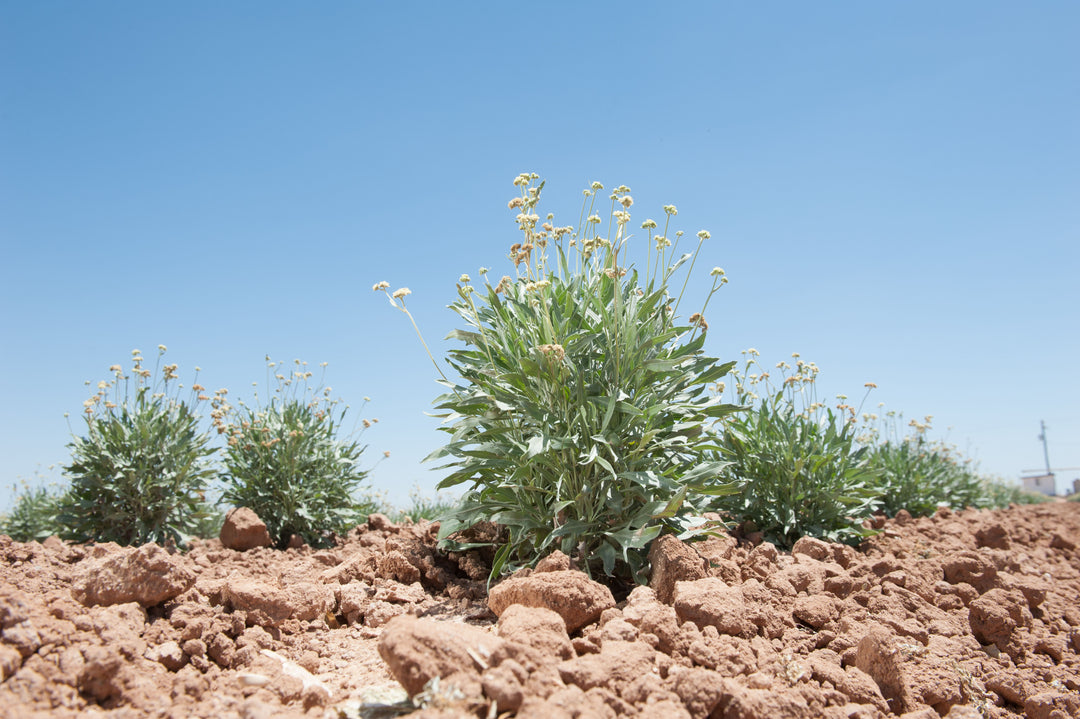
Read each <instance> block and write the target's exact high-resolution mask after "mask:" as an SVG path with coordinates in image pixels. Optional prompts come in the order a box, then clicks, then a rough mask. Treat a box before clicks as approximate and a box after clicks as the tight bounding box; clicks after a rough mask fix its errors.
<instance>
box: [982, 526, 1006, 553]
mask: <svg viewBox="0 0 1080 719" xmlns="http://www.w3.org/2000/svg"><path fill="white" fill-rule="evenodd" d="M975 542H976V544H978V546H980V547H990V548H991V549H1009V548H1010V547H1011V546H1012V540H1011V538H1010V537H1009V531H1008V530H1007V529H1005V527H1003V526H1002V525H1001V523H1000V522H994V523H993V524H988V525H986V526H983V527H980V528H979V530H978V531H977V532H975Z"/></svg>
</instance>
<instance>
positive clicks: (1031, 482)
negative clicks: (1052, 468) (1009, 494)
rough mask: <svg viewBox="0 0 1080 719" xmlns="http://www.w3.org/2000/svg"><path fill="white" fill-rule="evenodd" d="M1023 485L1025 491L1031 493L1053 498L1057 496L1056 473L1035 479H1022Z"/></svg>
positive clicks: (1042, 475) (1035, 477)
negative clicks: (1039, 493)
mask: <svg viewBox="0 0 1080 719" xmlns="http://www.w3.org/2000/svg"><path fill="white" fill-rule="evenodd" d="M1020 482H1021V484H1023V485H1024V489H1026V490H1027V491H1029V492H1041V493H1042V494H1045V495H1047V496H1050V497H1053V496H1054V494H1055V486H1054V473H1053V472H1051V473H1050V474H1040V475H1036V476H1034V477H1021V478H1020Z"/></svg>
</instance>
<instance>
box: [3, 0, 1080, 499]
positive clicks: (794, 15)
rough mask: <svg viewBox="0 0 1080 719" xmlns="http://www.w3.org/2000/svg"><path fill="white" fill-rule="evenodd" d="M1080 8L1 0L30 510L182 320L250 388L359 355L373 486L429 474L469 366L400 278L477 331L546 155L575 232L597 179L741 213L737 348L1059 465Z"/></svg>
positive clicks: (727, 228) (712, 344) (732, 353)
mask: <svg viewBox="0 0 1080 719" xmlns="http://www.w3.org/2000/svg"><path fill="white" fill-rule="evenodd" d="M1078 32H1080V6H1077V5H1076V4H1075V3H1071V2H1056V3H1055V2H1047V3H1040V4H1039V5H1038V6H1037V7H1036V6H1030V5H1027V6H1025V5H1020V4H1016V3H1007V2H986V1H980V2H952V3H945V4H943V3H931V2H910V3H902V4H900V3H894V4H886V3H861V2H836V3H813V4H808V3H793V2H789V3H784V2H781V3H769V4H760V3H757V4H746V3H718V2H708V3H679V4H676V5H674V6H671V7H668V8H666V9H660V8H659V7H658V4H651V3H650V4H646V3H633V2H630V3H618V4H610V3H560V2H555V3H548V4H544V5H543V6H536V5H523V6H510V5H506V4H501V5H499V6H496V5H494V4H487V5H480V4H476V5H468V4H460V3H459V4H452V5H451V4H446V3H385V4H375V3H366V4H365V3H342V2H328V3H319V4H318V5H317V6H313V5H298V4H294V3H282V2H229V3H215V4H194V5H192V4H179V5H171V6H163V5H161V4H147V3H137V2H101V3H63V2H51V1H49V0H43V1H39V2H34V3H4V4H3V5H2V6H0V243H2V244H0V246H2V248H3V257H4V261H3V262H2V263H0V308H2V309H0V338H2V346H3V349H4V351H3V352H2V353H0V376H2V377H3V378H4V379H3V397H4V402H3V403H2V405H0V483H2V484H3V485H4V486H3V487H0V508H2V507H3V506H4V505H5V504H6V503H7V502H8V501H9V499H10V497H9V496H8V492H7V485H11V484H14V483H15V482H16V481H17V479H18V478H24V479H28V480H33V478H34V477H35V473H36V472H38V471H39V470H40V471H41V472H42V473H43V474H44V475H45V476H46V477H49V478H54V479H55V478H58V477H59V472H58V470H53V471H52V472H50V471H49V470H48V469H47V467H48V466H49V465H50V464H54V463H56V464H62V463H63V462H64V461H66V460H67V458H68V455H67V450H66V448H65V444H66V443H67V442H68V441H69V440H70V434H69V430H68V424H67V422H66V421H65V419H64V413H65V412H70V413H71V414H72V416H73V419H72V428H74V429H75V430H80V429H81V427H80V426H79V422H80V420H78V419H77V416H78V414H79V411H80V409H81V407H82V401H83V400H84V399H85V398H86V396H87V394H88V390H87V389H86V387H85V386H84V382H85V381H87V380H90V381H93V382H95V383H96V382H97V381H98V380H99V379H106V378H107V376H108V372H107V368H108V367H109V365H111V364H113V363H117V362H123V363H125V364H126V363H127V358H128V357H129V353H130V350H131V349H133V348H136V347H137V348H141V349H143V350H144V351H145V352H146V353H148V354H149V353H151V352H152V350H153V348H154V347H155V346H156V345H158V344H166V345H167V346H168V347H169V353H168V355H167V357H168V358H169V359H170V360H172V361H174V362H177V363H178V364H179V365H180V374H181V377H182V378H183V379H184V380H185V381H189V380H190V376H191V374H190V373H191V372H192V371H193V369H194V367H195V366H196V365H198V366H200V367H201V368H202V373H201V375H200V380H201V381H202V382H203V384H206V385H208V386H210V387H213V388H216V387H228V388H230V390H231V396H232V397H234V398H235V397H245V396H250V388H251V382H253V381H263V380H264V379H265V374H266V373H265V362H264V360H263V358H264V355H266V354H269V355H271V356H272V357H273V358H275V359H281V360H286V361H291V360H293V359H294V358H300V359H303V360H305V361H308V362H309V363H311V364H312V365H317V364H318V363H320V362H324V361H325V362H328V363H329V367H328V369H327V376H326V381H327V384H329V385H331V386H332V387H333V388H334V393H335V394H336V395H337V396H340V397H342V398H343V399H344V400H346V401H347V402H350V403H353V404H359V403H360V402H361V399H362V398H363V397H364V396H370V397H371V398H372V402H371V404H370V405H368V407H367V408H365V416H374V417H378V418H379V419H380V420H381V421H380V422H379V424H378V425H376V426H375V427H374V428H372V430H371V431H370V432H369V433H367V434H366V435H365V436H364V439H365V441H366V442H367V443H368V444H369V445H370V449H369V453H370V455H371V456H372V457H373V458H374V457H375V456H376V455H378V454H379V453H381V452H382V451H384V450H388V451H390V452H391V458H390V459H389V460H387V461H386V462H383V463H382V464H381V465H380V466H378V468H377V469H376V470H375V472H374V473H373V474H372V482H373V484H374V486H375V488H376V489H379V490H383V491H385V492H386V493H387V495H388V497H389V498H390V499H391V500H393V501H398V502H404V501H406V499H407V496H408V492H409V490H410V489H411V488H412V487H413V486H415V485H419V486H420V487H421V489H423V490H425V491H430V488H431V487H433V486H434V484H435V482H436V481H437V480H438V475H437V474H436V473H433V472H431V471H429V470H428V469H427V468H425V467H422V466H421V465H420V459H421V458H422V457H423V456H425V455H426V454H427V453H428V452H430V451H432V450H434V449H435V448H437V447H438V446H439V444H440V443H441V436H442V435H441V434H440V433H439V432H437V430H436V427H437V422H436V421H435V420H433V419H430V418H428V417H426V416H425V414H424V413H425V412H426V411H428V410H429V409H430V402H431V400H432V399H433V398H434V397H435V396H436V395H437V394H438V393H439V387H438V386H437V385H436V384H435V381H434V380H435V376H436V375H435V372H434V369H433V368H432V367H431V364H430V361H429V360H428V358H427V356H426V355H425V354H424V352H423V349H422V348H421V346H420V344H419V342H418V341H417V339H416V336H415V334H414V333H413V330H412V328H411V326H410V325H409V324H408V322H407V320H406V318H404V317H403V316H402V315H400V314H399V313H397V312H395V311H394V310H393V309H392V308H391V307H389V306H388V304H387V303H386V301H385V298H383V297H381V296H379V295H375V294H373V293H372V292H371V286H372V284H373V283H375V282H377V281H379V280H387V281H389V282H390V283H391V284H392V285H393V286H394V287H399V286H408V287H410V288H411V289H412V291H413V294H412V295H411V296H410V297H409V301H410V307H411V309H412V311H413V313H414V314H415V316H416V319H417V322H418V323H419V324H420V327H421V328H422V329H423V331H424V333H425V335H426V337H427V338H428V340H429V342H430V343H431V344H432V345H433V348H434V349H435V351H436V353H437V354H439V353H441V352H443V351H445V349H447V348H449V347H450V346H451V344H450V343H449V342H440V339H441V338H442V337H443V336H445V334H446V333H447V332H448V331H449V330H450V329H452V328H453V327H454V319H455V316H454V315H453V314H452V313H451V312H450V311H448V310H447V309H446V308H445V306H446V305H447V304H449V303H450V302H451V301H452V299H453V297H454V284H455V282H456V281H457V278H458V276H459V275H460V274H462V273H472V274H473V276H474V277H475V276H476V274H475V273H476V270H477V268H478V267H480V266H487V267H491V268H492V272H493V273H498V274H502V273H503V272H505V271H506V270H507V268H508V267H509V264H508V262H507V261H506V260H505V253H506V249H507V247H508V245H509V244H511V243H512V242H514V241H516V238H515V234H516V230H515V227H514V223H513V213H511V212H510V211H508V210H507V208H506V203H507V201H508V200H509V199H510V198H511V197H512V196H513V195H514V187H513V186H512V184H511V183H512V180H513V178H514V176H515V175H517V174H518V173H519V172H523V171H531V172H536V173H538V174H540V175H541V176H542V177H543V178H545V179H546V181H547V186H546V189H545V193H544V196H545V200H544V202H543V204H542V208H543V209H546V210H548V211H552V212H554V213H555V214H556V219H557V222H558V221H559V220H561V221H562V223H564V224H570V223H572V222H576V221H577V217H578V212H579V210H580V202H581V190H582V188H584V187H586V186H587V185H588V184H589V183H590V182H591V181H593V180H599V181H601V182H603V183H605V184H606V185H607V186H608V187H612V186H615V185H619V184H626V185H628V186H630V187H631V188H632V190H633V193H632V194H633V197H634V200H635V204H634V207H633V213H634V218H635V225H636V224H638V223H639V221H640V220H643V219H645V218H646V217H659V216H660V215H662V210H661V206H662V205H664V204H668V203H673V204H676V205H678V207H679V216H678V220H679V227H680V228H681V229H684V230H685V231H686V232H687V233H688V234H689V235H692V234H693V233H694V232H696V231H697V230H698V229H702V228H705V229H708V230H709V231H710V232H711V234H712V238H711V239H710V240H709V242H708V243H707V245H706V246H705V248H704V249H703V255H702V259H701V260H700V261H701V263H703V264H704V266H705V267H712V266H714V265H720V266H723V267H724V268H725V269H726V270H727V273H728V276H729V278H730V281H731V282H730V284H729V285H728V286H726V287H725V288H723V290H722V291H721V293H720V294H719V295H718V296H717V297H716V298H714V300H713V302H712V304H711V305H710V312H709V316H708V318H709V323H710V328H711V329H710V334H709V342H708V345H707V349H708V350H709V351H710V353H712V354H713V355H715V356H718V357H720V358H723V359H729V358H730V359H734V358H738V357H739V356H740V355H739V352H740V350H743V349H746V348H748V347H755V348H756V349H758V350H759V351H760V352H761V354H762V359H763V360H764V361H766V362H767V363H769V364H772V363H775V362H777V361H779V360H781V359H785V358H787V357H788V356H789V355H790V353H791V352H794V351H798V352H800V353H801V354H802V356H803V357H804V358H805V359H808V360H813V361H815V362H816V363H817V364H818V365H819V366H820V367H821V370H822V372H821V375H820V378H819V383H820V384H821V386H822V394H825V395H826V396H832V394H835V393H837V392H846V393H847V394H850V395H853V396H861V391H862V386H863V383H864V382H867V381H873V382H876V383H877V385H878V389H877V390H875V391H874V393H873V394H872V396H871V399H870V400H869V401H868V406H872V405H873V404H875V403H876V402H879V401H880V402H885V403H886V405H887V407H888V408H892V409H895V410H898V411H902V412H904V413H905V415H906V416H907V417H920V418H921V417H922V416H923V415H926V414H931V415H933V416H934V425H935V430H934V434H935V436H938V437H944V438H947V439H948V440H949V441H951V442H953V443H955V444H956V445H958V446H959V447H960V448H961V449H962V450H964V451H965V452H966V453H967V454H968V455H969V456H972V457H974V458H976V459H977V460H978V461H979V463H980V468H981V469H982V471H984V472H986V473H990V474H998V475H1002V476H1005V477H1016V476H1018V475H1019V474H1020V472H1021V470H1023V469H1030V468H1037V467H1040V466H1041V465H1042V448H1041V445H1040V444H1039V442H1038V440H1037V435H1038V433H1039V421H1040V420H1045V421H1046V423H1047V427H1048V430H1047V436H1048V438H1049V441H1050V459H1051V463H1052V464H1053V465H1055V466H1061V467H1077V466H1080V390H1078V389H1077V386H1078V385H1077V382H1076V380H1075V379H1074V373H1075V372H1076V370H1077V361H1078V358H1080V343H1078V342H1077V330H1078V328H1080V323H1078V322H1077V319H1076V316H1077V313H1076V309H1077V307H1078V305H1080V290H1078V289H1077V284H1078V283H1077V270H1078V269H1080V251H1078V250H1077V244H1078V240H1080V172H1078V170H1077V168H1080V76H1078V74H1077V72H1076V70H1077V68H1078V67H1080V46H1078V45H1077V43H1076V42H1075V38H1076V36H1077V33H1078ZM701 274H702V278H703V279H704V273H701ZM496 276H498V275H496ZM695 290H697V291H699V292H700V290H701V287H700V286H697V285H694V286H692V287H691V292H693V291H695ZM1078 476H1080V472H1075V471H1072V472H1064V473H1061V474H1060V475H1059V487H1060V488H1062V489H1064V486H1065V481H1067V480H1068V481H1071V479H1072V478H1073V477H1078ZM35 481H36V480H35Z"/></svg>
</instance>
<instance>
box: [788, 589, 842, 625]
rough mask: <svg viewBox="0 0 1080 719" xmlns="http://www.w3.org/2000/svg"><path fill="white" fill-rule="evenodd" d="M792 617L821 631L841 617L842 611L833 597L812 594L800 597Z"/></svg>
mask: <svg viewBox="0 0 1080 719" xmlns="http://www.w3.org/2000/svg"><path fill="white" fill-rule="evenodd" d="M792 615H793V616H794V617H795V618H796V619H798V620H799V621H801V622H804V623H805V624H808V625H809V626H811V627H813V628H814V629H821V628H822V627H823V626H825V625H826V624H828V623H829V622H831V621H833V620H835V619H837V618H838V617H839V616H840V610H839V609H838V608H837V607H836V603H835V602H834V601H833V599H832V597H829V596H827V595H824V594H812V595H810V596H803V597H798V598H797V599H796V600H795V608H794V609H793V610H792Z"/></svg>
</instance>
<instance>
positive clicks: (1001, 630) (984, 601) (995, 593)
mask: <svg viewBox="0 0 1080 719" xmlns="http://www.w3.org/2000/svg"><path fill="white" fill-rule="evenodd" d="M968 610H969V611H968V623H969V624H970V625H971V633H972V634H974V635H975V638H976V639H977V640H979V643H980V644H993V645H995V646H997V648H998V649H1000V650H1002V651H1004V650H1005V647H1006V645H1007V644H1008V643H1009V639H1010V638H1011V637H1012V634H1013V632H1014V631H1015V630H1016V628H1017V627H1022V626H1030V625H1031V622H1032V617H1031V612H1030V611H1029V610H1028V607H1027V600H1026V599H1025V598H1024V595H1023V594H1021V593H1020V592H1017V591H1011V592H1010V591H1007V590H1005V589H991V590H990V591H989V592H987V593H986V594H983V595H982V596H981V597H979V598H978V599H975V600H973V601H972V602H971V604H970V606H969V607H968Z"/></svg>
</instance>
